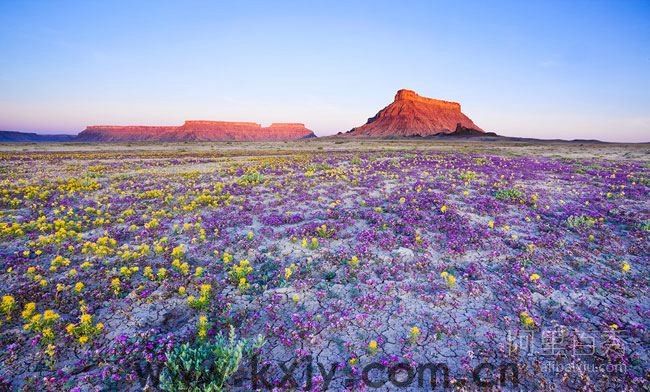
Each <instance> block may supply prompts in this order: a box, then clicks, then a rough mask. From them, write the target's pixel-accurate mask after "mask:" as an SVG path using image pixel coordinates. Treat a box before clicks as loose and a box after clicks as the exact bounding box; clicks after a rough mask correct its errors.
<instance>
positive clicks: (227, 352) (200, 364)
mask: <svg viewBox="0 0 650 392" xmlns="http://www.w3.org/2000/svg"><path fill="white" fill-rule="evenodd" d="M263 344H264V339H263V338H262V337H261V336H258V338H257V339H256V340H254V341H249V340H246V339H238V338H237V337H236V335H235V329H234V328H233V327H232V326H231V327H230V334H229V335H228V337H224V336H223V335H219V336H217V337H216V338H215V340H214V342H208V341H202V342H196V343H194V344H190V343H183V344H181V345H180V346H177V347H175V348H174V349H172V350H171V351H170V352H168V353H167V361H166V362H165V368H164V369H163V371H162V372H161V373H160V389H162V390H163V391H187V392H220V391H223V390H224V384H225V383H226V381H227V380H228V379H229V378H230V376H232V375H233V374H234V373H235V372H236V371H237V369H239V364H240V362H241V360H242V358H243V356H244V355H249V354H250V353H251V352H252V351H253V350H255V349H258V348H260V347H262V345H263Z"/></svg>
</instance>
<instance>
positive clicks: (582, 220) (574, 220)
mask: <svg viewBox="0 0 650 392" xmlns="http://www.w3.org/2000/svg"><path fill="white" fill-rule="evenodd" d="M596 222H597V220H596V219H595V218H591V217H589V216H585V215H580V216H575V215H571V216H570V217H568V218H567V220H566V223H567V225H569V227H570V228H572V229H581V228H590V227H592V226H593V225H595V224H596Z"/></svg>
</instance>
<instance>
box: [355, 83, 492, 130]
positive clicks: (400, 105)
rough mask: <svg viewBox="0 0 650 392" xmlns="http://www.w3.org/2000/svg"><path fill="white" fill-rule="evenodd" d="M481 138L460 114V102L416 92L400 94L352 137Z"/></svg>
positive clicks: (474, 125)
mask: <svg viewBox="0 0 650 392" xmlns="http://www.w3.org/2000/svg"><path fill="white" fill-rule="evenodd" d="M459 129H460V130H464V132H463V134H472V135H481V134H483V133H484V132H483V130H482V129H481V128H479V127H478V126H477V125H476V124H474V122H473V121H472V120H470V119H469V117H467V116H466V115H464V114H463V113H462V112H461V111H460V104H459V103H458V102H450V101H443V100H440V99H433V98H427V97H421V96H419V95H418V94H417V93H416V92H415V91H412V90H399V91H397V94H395V100H394V101H393V102H392V103H391V104H390V105H388V106H386V107H385V108H383V109H382V110H380V111H379V112H378V113H377V114H376V115H375V116H374V117H371V118H369V119H368V121H367V122H366V123H365V124H364V125H362V126H360V127H356V128H353V129H351V130H350V131H349V132H348V133H347V135H348V136H358V137H400V136H406V137H410V136H420V137H427V136H435V135H440V134H444V135H453V134H456V132H457V130H459Z"/></svg>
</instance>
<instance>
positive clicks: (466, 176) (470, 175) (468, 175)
mask: <svg viewBox="0 0 650 392" xmlns="http://www.w3.org/2000/svg"><path fill="white" fill-rule="evenodd" d="M460 179H461V180H463V181H464V182H472V181H474V180H475V179H476V172H475V171H471V170H465V171H462V172H461V173H460Z"/></svg>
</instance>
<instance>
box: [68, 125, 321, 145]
mask: <svg viewBox="0 0 650 392" xmlns="http://www.w3.org/2000/svg"><path fill="white" fill-rule="evenodd" d="M309 137H315V135H314V133H313V132H312V131H311V130H309V129H307V128H305V125H304V124H298V123H274V124H271V126H269V127H262V126H261V125H260V124H257V123H253V122H228V121H185V123H184V124H183V125H181V126H179V127H175V126H115V125H95V126H89V127H87V128H86V129H85V130H84V131H82V132H81V133H79V135H77V137H76V138H75V140H76V141H102V142H137V141H160V142H182V141H274V140H296V139H304V138H309Z"/></svg>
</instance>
